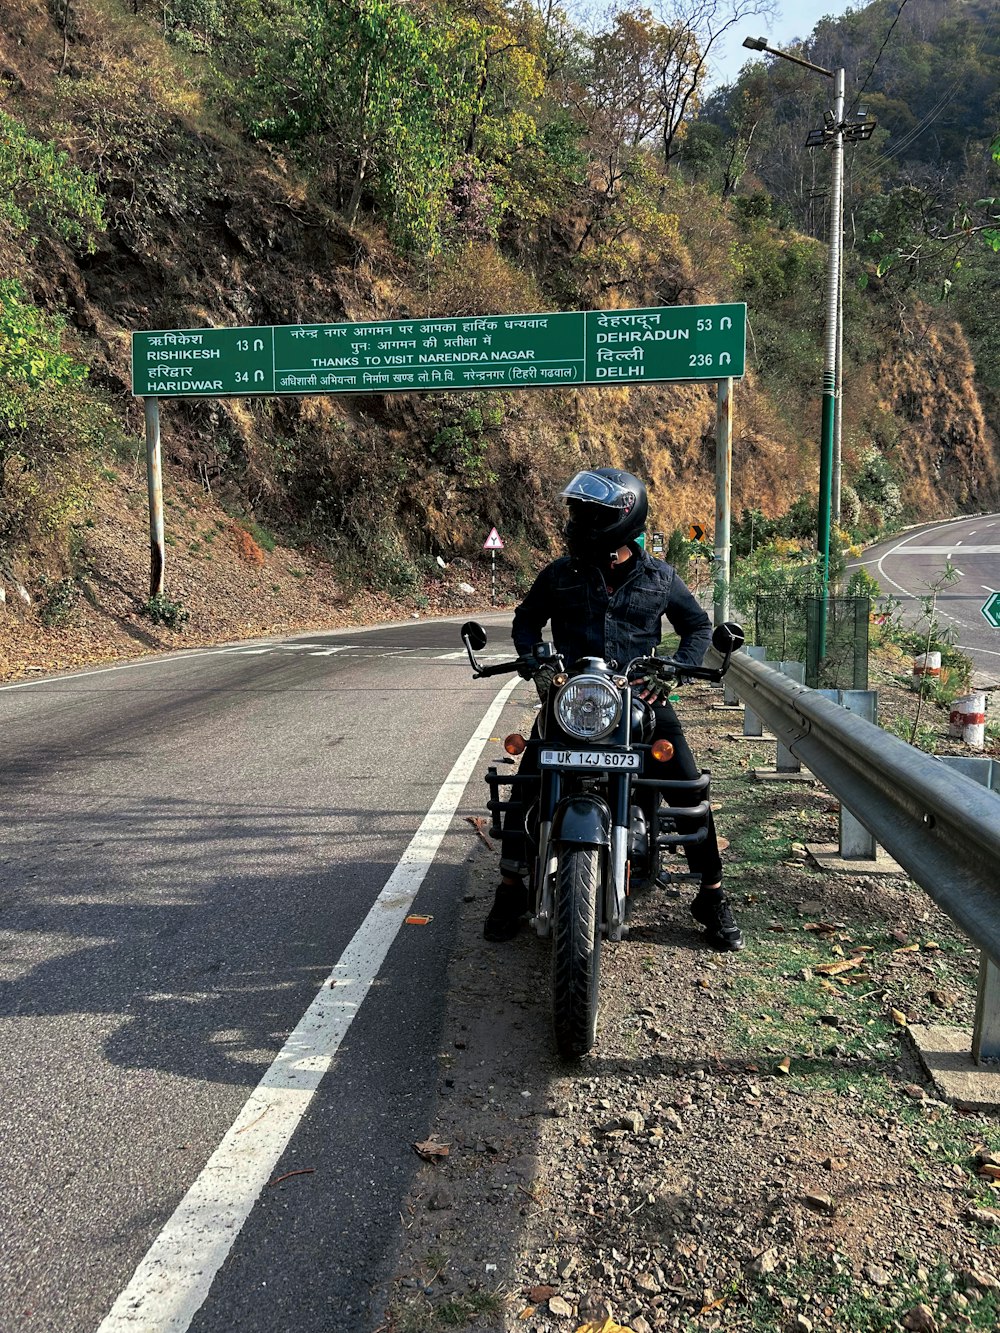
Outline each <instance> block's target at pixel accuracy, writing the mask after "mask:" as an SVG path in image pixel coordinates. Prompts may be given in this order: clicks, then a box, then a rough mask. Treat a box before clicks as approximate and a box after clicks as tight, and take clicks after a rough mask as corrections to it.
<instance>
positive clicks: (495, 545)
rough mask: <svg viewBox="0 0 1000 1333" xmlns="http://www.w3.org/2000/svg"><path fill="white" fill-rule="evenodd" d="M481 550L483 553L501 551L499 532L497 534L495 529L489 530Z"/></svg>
mask: <svg viewBox="0 0 1000 1333" xmlns="http://www.w3.org/2000/svg"><path fill="white" fill-rule="evenodd" d="M483 550H484V551H502V550H503V541H502V540H501V538H500V534H499V532H497V530H496V528H490V535H489V536H488V537H487V538H486V540H485V541H484V542H483Z"/></svg>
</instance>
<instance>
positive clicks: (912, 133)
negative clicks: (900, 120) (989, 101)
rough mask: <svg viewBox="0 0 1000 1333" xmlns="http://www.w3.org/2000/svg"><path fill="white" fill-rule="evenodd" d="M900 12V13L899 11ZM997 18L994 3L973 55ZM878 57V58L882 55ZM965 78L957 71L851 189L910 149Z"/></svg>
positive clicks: (858, 186) (986, 37) (857, 177)
mask: <svg viewBox="0 0 1000 1333" xmlns="http://www.w3.org/2000/svg"><path fill="white" fill-rule="evenodd" d="M904 3H905V0H904ZM900 12H902V10H901V11H900ZM998 16H1000V15H998V9H997V6H996V4H995V3H994V5H993V6H992V7H991V9H990V12H989V17H988V18H987V20H986V22H985V23H984V24H983V27H982V29H981V31H980V33H979V35H978V37H976V39H975V40H974V42H973V46H972V54H973V55H976V56H978V54H979V52H980V51H981V50H982V48H983V46H984V45H985V43H986V41H987V40H988V39H989V38H991V37H992V36H993V30H994V28H995V26H996V22H997V18H998ZM896 17H897V18H898V17H899V15H898V14H897V15H896ZM891 31H892V29H891V28H890V32H891ZM887 40H888V35H887ZM882 49H883V50H884V49H885V44H884V43H883V48H882ZM879 54H880V55H881V52H880V53H879ZM877 63H878V62H877V61H876V64H877ZM872 70H873V71H874V65H873V66H872ZM870 77H871V74H870V73H869V78H870ZM965 78H966V74H965V71H964V70H960V71H959V74H958V76H957V77H956V79H955V80H954V82H953V83H952V84H951V86H950V87H948V88H946V89H945V91H944V92H943V93H942V94H941V96H940V97H939V98H938V100H937V101H936V102H935V103H934V105H933V106H932V107H931V108H930V109H929V110H928V111H926V112H925V113H924V115H923V116H922V117H921V118H920V120H918V121H917V123H916V124H915V125H912V126H911V127H910V128H909V129H908V130H905V131H904V132H903V134H902V135H901V136H900V138H899V139H897V140H896V142H895V143H890V144H888V145H886V147H885V149H884V150H883V151H882V152H881V153H880V154H879V156H878V157H876V158H875V160H874V161H871V160H869V162H868V164H867V166H866V168H865V170H864V171H862V172H860V173H859V174H858V175H857V176H856V177H855V178H854V181H853V188H854V189H858V188H860V187H862V186H864V185H866V184H867V183H868V182H869V181H870V180H872V179H873V178H874V177H875V176H877V175H878V174H879V172H880V171H881V170H882V168H883V167H885V166H887V165H888V163H889V160H890V159H891V158H893V157H895V156H897V155H898V154H899V153H901V152H904V151H905V150H906V149H907V148H909V146H910V144H911V143H913V141H914V140H915V139H917V138H919V137H920V135H921V134H922V133H923V132H924V130H925V129H927V128H928V126H929V125H931V124H933V122H934V121H935V120H937V118H938V116H939V115H940V114H941V112H942V111H943V110H944V109H945V107H946V106H948V104H949V103H950V102H951V101H952V100H953V99H954V97H955V94H956V93H957V92H958V89H959V87H960V86H961V85H962V83H963V82H964V80H965ZM865 83H866V84H867V79H866V80H865ZM863 91H864V89H863V88H862V92H863ZM860 97H861V93H859V94H858V99H860ZM858 99H856V100H855V106H856V105H857V100H858Z"/></svg>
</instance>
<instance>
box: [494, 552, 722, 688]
mask: <svg viewBox="0 0 1000 1333" xmlns="http://www.w3.org/2000/svg"><path fill="white" fill-rule="evenodd" d="M632 554H633V562H634V565H635V568H634V569H633V571H632V572H631V573H630V574H629V576H628V578H626V580H625V582H624V583H623V584H622V585H621V587H620V588H617V589H616V590H615V591H614V592H613V593H609V592H608V587H607V584H606V583H605V581H604V575H603V573H602V571H601V570H600V569H599V568H598V567H597V566H596V565H590V564H585V563H583V562H582V561H579V560H576V559H574V558H573V557H572V556H563V557H562V559H560V560H553V562H552V563H551V564H550V565H546V566H545V568H544V569H543V570H542V572H541V573H540V574H539V575H538V577H537V578H536V579H535V581H534V583H533V584H532V586H531V589H530V591H529V592H528V594H527V596H526V597H525V599H524V601H523V602H521V604H520V606H518V608H517V610H516V611H515V612H514V625H513V629H512V631H511V634H512V637H513V639H514V646H515V647H516V648H517V651H518V653H520V654H525V653H530V652H531V650H532V649H533V648H534V646H535V644H536V643H538V642H539V641H540V640H541V638H542V628H543V626H544V625H545V624H546V622H548V621H551V622H552V641H553V643H554V644H555V647H556V651H557V652H558V653H560V654H561V655H562V657H563V659H564V661H565V662H566V664H567V665H570V664H572V663H573V662H575V661H577V659H578V658H581V657H603V658H604V659H605V661H607V662H612V661H613V662H614V663H615V665H616V666H617V667H618V668H619V669H621V668H623V667H625V666H626V665H627V664H628V663H629V662H630V661H631V660H632V658H634V657H641V656H644V655H649V654H650V653H652V651H653V649H654V648H655V647H656V646H657V645H658V644H659V642H660V638H661V637H662V636H661V628H660V626H661V620H662V618H663V616H666V618H667V620H668V621H669V622H670V624H671V625H672V626H673V628H674V629H675V630H676V631H677V633H678V634H679V635H680V636H681V641H680V646H679V647H678V649H677V652H676V653H675V654H674V656H675V657H676V658H677V659H678V660H679V661H681V662H684V663H685V664H687V665H690V666H700V665H701V661H702V658H703V657H704V656H705V651H706V649H707V648H708V646H709V644H710V643H711V640H712V622H711V621H710V620H709V618H708V616H707V615H706V613H705V611H704V610H703V609H702V608H701V607H700V606H699V605H698V603H697V602H696V601H695V599H694V596H693V594H692V593H691V590H690V589H689V588H688V587H687V585H686V584H685V583H684V581H683V580H682V579H681V578H680V576H679V575H678V573H677V571H676V570H675V569H674V567H673V565H668V564H665V563H664V562H663V561H662V560H654V559H653V557H652V556H650V555H649V554H647V552H646V551H644V550H643V549H642V547H640V546H638V545H636V544H635V543H632Z"/></svg>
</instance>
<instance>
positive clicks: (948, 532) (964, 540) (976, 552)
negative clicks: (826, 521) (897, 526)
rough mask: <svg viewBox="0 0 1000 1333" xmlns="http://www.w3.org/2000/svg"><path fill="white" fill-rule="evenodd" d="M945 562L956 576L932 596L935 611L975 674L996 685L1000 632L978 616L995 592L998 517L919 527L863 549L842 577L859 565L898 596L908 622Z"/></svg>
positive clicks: (999, 580)
mask: <svg viewBox="0 0 1000 1333" xmlns="http://www.w3.org/2000/svg"><path fill="white" fill-rule="evenodd" d="M949 563H950V564H951V565H952V567H953V568H954V569H955V570H956V572H957V575H958V577H957V579H956V581H955V582H954V583H951V584H949V585H947V586H946V587H942V588H941V589H940V591H939V592H938V594H937V605H936V613H937V614H938V616H940V618H941V622H942V624H943V625H944V626H950V627H951V628H952V629H953V631H954V634H955V642H956V644H957V646H958V647H960V648H961V649H962V651H963V652H965V653H966V654H967V655H968V656H969V657H970V658H971V659H972V661H973V663H974V664H975V667H976V670H977V672H979V673H981V674H982V675H983V676H984V677H987V678H989V679H991V680H992V681H993V682H995V683H1000V630H996V629H993V627H992V626H991V625H989V624H988V623H987V621H986V620H985V619H984V617H983V615H982V607H983V605H984V604H985V603H986V602H987V601H988V599H989V596H990V593H993V592H997V591H1000V514H984V515H979V516H977V517H975V518H962V519H955V520H953V521H952V522H949V523H929V524H924V525H923V526H921V527H919V528H914V529H912V530H911V531H909V532H907V533H906V535H905V536H903V537H898V536H897V537H892V538H890V539H889V540H888V541H885V542H879V543H878V544H877V545H876V546H872V547H869V548H868V549H867V550H866V551H865V552H864V555H863V556H862V557H861V558H860V559H857V560H851V561H849V563H848V566H847V574H848V577H849V576H850V573H851V570H852V569H854V568H856V567H857V566H859V565H861V566H863V567H864V568H865V569H867V570H868V571H869V573H870V574H872V576H873V577H874V578H876V579H878V581H879V583H880V584H881V586H882V591H883V593H884V594H886V595H888V596H892V597H897V598H899V600H900V603H901V611H902V614H903V615H904V617H905V618H906V620H907V621H908V622H910V623H913V622H915V621H917V620H919V619H920V617H921V616H922V614H923V611H922V602H923V600H924V599H925V598H926V597H927V595H928V592H929V590H930V589H931V588H932V587H933V586H934V584H935V583H937V582H938V581H939V580H940V577H941V575H942V574H943V573H944V571H945V568H946V566H947V564H949Z"/></svg>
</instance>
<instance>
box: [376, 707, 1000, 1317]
mask: <svg viewBox="0 0 1000 1333" xmlns="http://www.w3.org/2000/svg"><path fill="white" fill-rule="evenodd" d="M717 697H718V696H717V695H715V694H712V693H710V692H709V691H708V690H707V689H701V690H699V689H698V688H696V687H692V688H691V689H689V690H687V691H686V692H685V696H684V700H683V702H682V704H681V705H680V707H681V708H682V710H683V716H684V719H685V726H686V729H687V730H688V733H689V735H690V737H691V738H692V741H693V748H694V750H695V753H696V754H697V755H698V756H699V758H701V759H702V762H705V763H707V764H709V765H710V766H711V768H712V770H713V797H714V800H715V802H716V803H717V807H718V811H717V816H716V817H717V820H718V822H719V826H720V831H721V832H722V833H723V834H724V835H725V836H727V837H728V838H729V840H730V842H731V846H730V848H729V850H728V852H727V853H726V858H725V859H726V862H727V870H726V884H727V890H728V893H729V896H730V898H731V901H732V902H733V905H734V908H735V909H736V913H737V917H738V919H739V920H740V922H741V924H742V926H743V928H744V932H745V934H746V936H747V948H746V949H745V950H744V951H743V952H742V953H741V954H739V955H718V954H714V953H712V952H711V951H710V950H709V949H707V948H706V947H705V946H704V944H703V943H702V941H701V939H700V936H699V934H698V932H697V929H696V927H695V925H694V922H693V920H692V919H691V917H690V914H689V912H688V910H687V901H688V900H689V898H690V894H691V891H692V890H691V889H689V888H687V887H685V888H683V889H682V892H681V895H680V896H679V897H668V896H666V895H665V894H663V893H662V892H661V893H649V894H646V895H643V896H642V897H641V899H640V900H639V901H638V902H637V904H636V910H635V912H634V914H633V918H632V930H631V936H630V938H629V940H628V941H627V942H623V943H621V944H615V945H608V946H606V947H605V949H604V952H603V961H602V999H601V1013H600V1021H599V1032H598V1040H597V1044H596V1046H595V1049H594V1051H593V1052H592V1054H591V1055H590V1056H588V1057H587V1058H586V1059H584V1060H583V1061H581V1062H580V1063H579V1064H578V1065H576V1066H567V1065H561V1064H560V1063H559V1062H558V1061H557V1060H556V1058H555V1056H554V1053H553V1049H552V1042H551V1036H550V1025H549V1013H548V948H547V944H546V943H545V942H543V941H540V940H538V939H536V938H535V937H534V935H532V934H531V933H530V932H528V931H527V929H526V930H525V931H524V932H523V933H522V935H521V936H520V937H519V938H518V939H516V940H515V941H513V942H512V943H510V944H505V945H495V944H487V943H486V942H485V941H483V939H482V936H481V929H482V921H483V918H484V916H485V913H486V911H487V909H488V905H489V903H490V901H491V899H492V889H493V885H494V883H495V880H496V869H495V866H496V858H495V855H494V854H492V853H491V852H490V850H488V849H487V847H486V846H484V845H483V843H482V842H481V841H480V840H479V839H477V838H476V837H475V835H474V833H473V831H472V830H471V829H470V855H469V861H468V890H467V894H466V900H465V903H464V904H463V913H462V926H461V933H460V938H459V944H458V948H457V950H456V953H455V955H454V957H453V960H452V964H451V971H450V977H449V985H450V1008H449V1014H448V1019H447V1025H446V1028H445V1031H444V1033H443V1035H442V1041H441V1049H440V1062H441V1083H440V1098H439V1103H438V1108H437V1114H436V1117H435V1119H434V1121H433V1123H430V1124H428V1127H427V1139H428V1141H429V1142H430V1143H431V1144H438V1145H444V1146H446V1147H447V1149H448V1151H447V1155H437V1156H434V1157H433V1160H431V1161H428V1162H426V1164H424V1165H423V1166H421V1168H420V1172H419V1176H418V1181H417V1187H416V1189H415V1191H414V1193H413V1195H412V1197H411V1198H410V1200H409V1203H408V1207H407V1210H406V1215H405V1218H404V1223H405V1236H404V1244H403V1249H402V1253H401V1255H400V1260H399V1267H398V1278H397V1282H396V1287H395V1294H394V1299H393V1303H392V1306H391V1308H390V1310H389V1311H388V1312H387V1315H386V1320H385V1323H384V1326H383V1327H384V1329H386V1330H391V1331H392V1333H419V1331H420V1330H425V1331H430V1330H438V1329H441V1330H443V1329H448V1328H475V1329H484V1330H514V1329H520V1330H529V1331H531V1330H536V1331H537V1333H543V1331H544V1333H548V1331H549V1330H556V1329H565V1330H577V1329H580V1328H583V1329H586V1330H587V1331H588V1333H593V1331H595V1330H601V1333H614V1330H615V1329H616V1328H618V1327H624V1328H629V1329H632V1330H634V1333H647V1331H648V1330H651V1329H669V1330H693V1329H699V1330H700V1329H704V1330H707V1331H711V1330H716V1329H726V1330H730V1329H732V1330H744V1329H747V1330H749V1329H757V1330H770V1329H793V1330H797V1331H798V1333H809V1330H811V1329H816V1330H820V1329H830V1330H845V1333H846V1331H847V1330H858V1331H859V1333H860V1331H862V1330H865V1331H867V1330H882V1329H895V1328H908V1329H911V1330H925V1331H926V1333H933V1330H935V1329H942V1330H943V1329H965V1328H981V1329H995V1328H997V1327H1000V1249H998V1246H1000V1196H998V1195H996V1194H995V1193H994V1190H995V1186H994V1185H993V1183H992V1178H991V1176H990V1175H989V1171H990V1166H991V1161H992V1159H991V1157H990V1154H991V1153H992V1152H996V1151H997V1150H1000V1132H998V1127H997V1123H996V1121H995V1120H991V1119H989V1118H987V1117H984V1116H981V1115H972V1114H964V1113H962V1112H960V1111H957V1110H956V1109H954V1108H952V1107H951V1106H949V1105H946V1104H945V1103H943V1102H942V1101H939V1100H938V1099H937V1097H936V1095H935V1090H934V1089H933V1087H932V1086H931V1085H930V1084H928V1082H927V1081H926V1079H925V1077H924V1075H923V1072H922V1069H921V1067H920V1065H919V1062H918V1061H917V1059H916V1057H915V1055H914V1054H913V1053H912V1048H911V1044H910V1041H909V1038H908V1036H907V1033H906V1026H907V1024H908V1023H910V1022H913V1021H916V1020H918V1019H919V1020H921V1021H925V1022H937V1023H947V1024H949V1025H966V1026H970V1027H971V1022H972V1011H973V1001H974V989H975V976H976V970H977V967H978V957H977V954H976V952H975V951H974V950H973V949H971V948H970V947H968V945H967V944H966V942H965V941H964V940H963V938H962V937H961V936H960V935H958V934H957V932H955V931H954V930H953V929H952V927H951V926H950V925H949V924H948V922H947V921H946V920H945V919H944V918H943V917H941V915H940V914H939V913H938V912H937V911H936V909H934V908H933V905H932V904H931V903H930V900H929V899H928V898H927V897H926V895H925V894H923V893H922V892H921V891H920V890H919V889H918V888H916V886H914V885H913V884H911V883H910V882H909V881H908V880H907V879H906V878H905V877H903V876H902V875H878V876H863V877H858V876H853V875H844V874H829V873H823V872H821V871H819V870H818V869H816V868H815V867H814V866H813V865H812V864H811V862H809V861H808V860H807V859H805V856H804V848H803V844H805V843H807V842H810V843H811V842H835V841H836V836H837V834H836V820H837V806H836V803H835V802H834V801H833V800H832V799H831V797H830V795H829V793H827V792H826V791H825V790H823V789H822V788H821V787H819V786H812V785H797V784H796V785H787V784H783V785H780V786H778V785H771V784H764V783H761V782H758V781H755V779H754V778H753V777H752V775H751V770H752V768H753V767H754V765H759V766H764V765H765V764H766V763H769V762H770V763H773V746H771V747H770V749H769V748H768V745H767V743H757V744H755V745H751V744H750V743H748V742H745V741H743V740H741V739H729V733H731V732H732V730H733V728H734V726H735V728H736V730H739V721H740V714H739V713H728V712H723V711H720V710H713V709H711V708H710V704H711V702H712V701H714V700H715V699H716V698H717ZM896 703H897V704H898V705H900V706H902V705H904V704H905V696H903V697H902V698H901V699H899V700H897V701H896ZM527 720H528V719H527V718H526V722H527ZM824 968H825V969H828V970H827V971H826V972H825V973H824V972H823V971H822V970H821V969H824ZM829 969H832V971H830V970H829ZM977 1154H978V1155H977ZM997 1160H998V1161H1000V1159H997ZM984 1162H985V1167H983V1165H982V1164H983V1163H984ZM981 1169H982V1170H985V1171H986V1173H987V1174H979V1171H980V1170H981ZM996 1172H997V1174H998V1175H1000V1167H997V1168H996Z"/></svg>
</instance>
